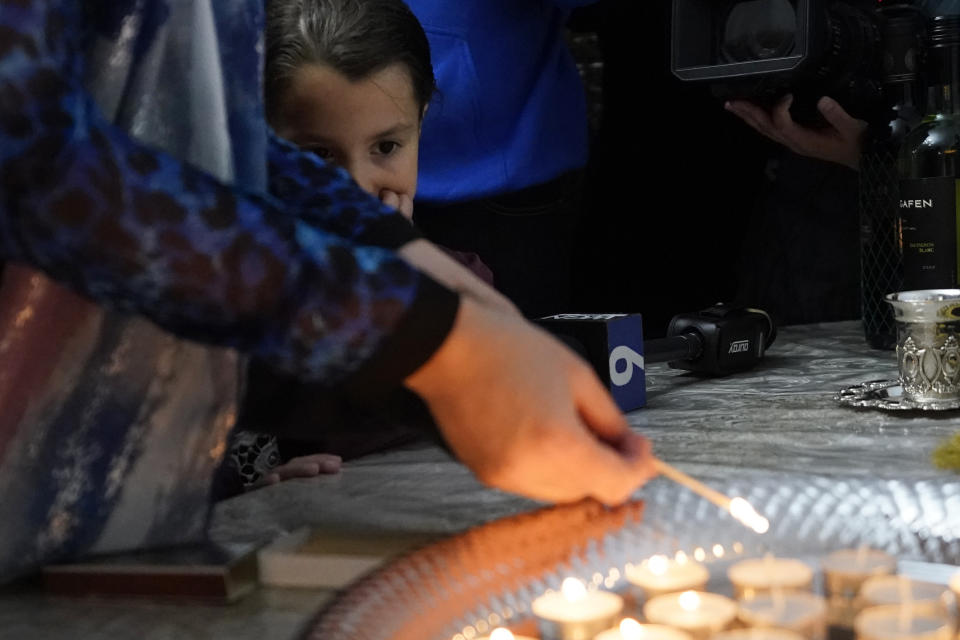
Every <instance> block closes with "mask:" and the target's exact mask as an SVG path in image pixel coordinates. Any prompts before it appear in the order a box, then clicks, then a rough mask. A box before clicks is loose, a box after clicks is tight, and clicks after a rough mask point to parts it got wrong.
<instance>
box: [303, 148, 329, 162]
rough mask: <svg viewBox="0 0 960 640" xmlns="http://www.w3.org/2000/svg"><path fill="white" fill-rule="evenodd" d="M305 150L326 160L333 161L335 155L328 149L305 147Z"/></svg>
mask: <svg viewBox="0 0 960 640" xmlns="http://www.w3.org/2000/svg"><path fill="white" fill-rule="evenodd" d="M304 149H305V150H306V151H309V152H311V153H315V154H317V155H318V156H320V157H321V158H323V159H324V160H332V159H333V154H332V153H330V149H327V148H326V147H304Z"/></svg>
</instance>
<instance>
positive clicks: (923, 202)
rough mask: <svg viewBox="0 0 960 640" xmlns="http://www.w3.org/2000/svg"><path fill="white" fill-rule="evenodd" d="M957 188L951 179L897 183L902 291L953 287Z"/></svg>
mask: <svg viewBox="0 0 960 640" xmlns="http://www.w3.org/2000/svg"><path fill="white" fill-rule="evenodd" d="M958 185H960V181H958V180H957V179H956V178H953V177H948V178H921V179H906V180H901V181H900V242H901V249H902V251H903V287H904V289H906V290H911V289H950V288H953V287H956V286H957V267H958V254H957V248H958V242H957V233H958V230H957V203H958V197H957V190H958Z"/></svg>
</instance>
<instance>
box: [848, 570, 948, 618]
mask: <svg viewBox="0 0 960 640" xmlns="http://www.w3.org/2000/svg"><path fill="white" fill-rule="evenodd" d="M949 594H950V590H949V589H948V588H947V587H945V586H943V585H942V584H934V583H932V582H919V581H917V580H911V579H909V578H907V577H906V576H892V575H891V576H874V577H872V578H868V579H867V580H866V581H865V582H864V583H863V586H861V587H860V596H859V601H860V603H861V607H864V608H865V607H875V606H880V605H890V604H896V605H910V606H912V607H914V608H915V609H917V610H918V611H921V610H930V611H933V612H946V611H948V608H949V600H948V598H949Z"/></svg>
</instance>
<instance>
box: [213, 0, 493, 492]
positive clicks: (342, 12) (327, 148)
mask: <svg viewBox="0 0 960 640" xmlns="http://www.w3.org/2000/svg"><path fill="white" fill-rule="evenodd" d="M266 36H267V48H266V68H265V103H266V109H267V120H268V122H269V123H270V125H271V126H272V127H273V129H274V130H275V132H276V133H277V134H278V135H279V136H280V137H281V138H283V139H285V140H287V141H289V142H291V143H293V144H294V145H296V146H298V147H300V148H301V149H303V150H308V151H312V152H313V153H316V154H317V155H318V156H320V157H321V158H323V159H324V160H325V161H326V162H328V163H331V164H335V165H337V166H339V167H341V168H343V169H344V170H345V171H347V173H349V174H350V176H351V177H352V178H353V179H354V181H355V182H356V183H357V184H358V185H359V186H360V187H361V188H362V189H364V190H365V191H367V192H368V193H370V194H372V195H375V196H377V197H378V198H380V199H381V200H382V201H383V202H384V203H385V204H387V205H389V206H392V207H393V208H395V209H398V210H399V211H400V212H401V213H403V214H404V215H405V216H406V217H407V218H408V219H411V218H412V215H413V198H414V195H415V194H416V190H417V161H418V150H419V141H420V129H421V125H422V123H423V116H424V114H425V113H426V111H427V106H428V103H429V102H430V99H431V97H432V95H433V93H434V90H435V84H434V75H433V68H432V65H431V60H430V46H429V44H428V42H427V37H426V34H425V33H424V30H423V28H422V26H421V25H420V22H419V21H418V20H417V18H416V17H415V16H414V15H413V13H412V12H411V11H410V9H409V8H408V7H407V5H406V4H405V3H404V2H402V1H401V0H272V1H271V2H270V3H269V6H268V10H267V31H266ZM285 188H286V185H285V183H284V181H283V180H282V179H274V180H271V189H272V190H273V191H274V192H275V193H276V194H277V195H279V196H281V197H283V195H284V194H283V192H284V190H285ZM447 252H448V253H449V254H450V255H451V256H452V257H453V258H454V259H456V260H458V261H459V262H461V263H463V264H464V265H466V266H467V267H468V268H470V269H471V270H472V271H473V272H474V273H475V274H476V275H478V276H479V277H480V278H482V279H483V280H485V281H486V282H487V283H492V280H493V277H492V274H491V273H490V271H489V269H488V268H487V267H486V265H484V264H483V263H482V262H481V261H480V259H479V258H478V257H477V256H476V255H475V254H468V253H463V252H456V251H452V250H447ZM248 381H249V385H248V387H249V392H248V401H247V404H246V407H245V411H244V416H243V417H242V418H241V420H242V425H241V426H242V428H243V430H242V431H240V432H239V433H238V434H237V436H236V438H235V442H234V446H233V447H232V458H233V461H234V466H235V467H237V469H239V471H240V474H241V477H242V480H243V482H244V484H246V485H248V486H249V485H251V484H265V483H272V482H277V481H280V480H283V479H286V478H291V477H305V476H312V475H317V474H318V473H335V472H336V471H337V470H338V469H339V466H340V457H339V456H335V455H330V454H313V453H311V452H313V451H317V450H318V449H320V450H328V451H330V450H332V451H336V452H337V453H343V454H345V455H349V456H355V455H361V454H362V453H366V452H368V451H370V450H375V449H380V448H383V447H385V446H389V445H391V444H396V443H399V442H402V441H405V440H407V439H408V438H409V437H410V436H411V435H413V434H416V433H417V432H418V431H419V430H417V429H411V428H409V426H408V425H410V424H411V423H422V422H423V421H425V420H427V416H426V412H425V411H423V408H422V407H419V406H417V405H418V402H417V401H416V400H415V399H414V398H412V397H410V396H409V395H406V394H401V397H397V398H393V399H391V401H390V402H389V403H388V404H387V405H386V407H385V408H383V409H381V410H379V411H372V410H370V409H369V408H367V407H365V408H363V409H360V408H358V407H354V406H349V405H348V404H347V403H346V401H343V400H340V399H336V398H332V397H330V396H329V395H328V394H326V393H325V391H324V390H323V388H321V387H317V386H314V385H302V384H300V383H297V382H296V381H294V380H285V381H283V382H280V383H278V381H277V376H275V375H274V374H272V373H271V372H270V371H269V370H267V369H266V368H264V367H260V366H257V365H254V367H253V368H252V370H251V374H250V377H249V380H248ZM267 420H270V421H271V422H277V421H284V422H287V423H295V422H303V421H311V420H312V421H316V422H318V423H319V422H322V423H323V429H322V436H320V437H322V438H323V439H322V440H316V441H311V442H294V441H290V440H283V441H282V442H281V443H280V446H279V448H278V443H277V441H276V440H275V439H273V438H271V437H269V436H264V435H262V434H259V433H257V431H258V426H262V425H264V423H265V421H267ZM296 453H303V454H305V455H302V456H299V457H292V455H293V454H296ZM307 454H309V455H307ZM281 460H286V462H285V463H284V464H279V462H280V461H281ZM278 465H279V466H278Z"/></svg>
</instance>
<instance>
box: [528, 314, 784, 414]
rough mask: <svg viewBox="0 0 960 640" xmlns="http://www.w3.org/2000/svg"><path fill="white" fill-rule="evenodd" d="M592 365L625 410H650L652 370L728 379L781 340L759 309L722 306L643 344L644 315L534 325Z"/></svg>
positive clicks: (568, 318)
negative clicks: (662, 367) (659, 367)
mask: <svg viewBox="0 0 960 640" xmlns="http://www.w3.org/2000/svg"><path fill="white" fill-rule="evenodd" d="M534 323H535V324H537V325H539V326H540V327H542V328H544V329H546V330H547V331H549V332H550V333H551V334H553V335H554V337H556V338H558V339H559V340H561V341H563V342H564V343H566V344H567V346H569V347H570V348H572V349H573V350H574V351H576V352H577V353H579V354H580V356H581V357H583V359H584V360H586V361H587V362H589V363H590V365H591V366H592V367H593V370H594V371H595V372H596V374H597V376H598V377H599V378H600V380H601V381H602V382H603V383H604V384H605V385H606V386H607V388H608V389H609V390H610V394H611V395H612V396H613V399H614V400H615V401H616V403H617V406H619V407H620V409H621V410H622V411H632V410H633V409H639V408H640V407H643V406H645V405H646V402H647V378H646V365H647V364H649V363H654V362H667V363H669V366H670V368H672V369H683V370H685V371H693V372H696V373H701V374H705V375H712V376H722V375H726V374H729V373H733V372H736V371H743V370H745V369H749V368H751V367H753V366H755V365H756V364H757V363H758V362H760V360H761V359H762V358H763V355H764V353H765V351H766V349H767V347H769V346H770V345H771V344H772V343H773V340H774V338H775V337H776V326H775V325H774V323H773V321H772V320H771V319H770V316H769V315H768V314H767V313H766V312H765V311H761V310H759V309H750V308H747V307H735V306H731V305H728V304H725V303H718V304H715V305H714V306H712V307H709V308H707V309H703V310H702V311H698V312H695V313H683V314H680V315H676V316H674V317H673V319H672V320H671V321H670V326H669V328H668V330H667V336H666V337H665V338H655V339H651V340H644V339H643V320H642V317H641V315H640V314H639V313H633V314H626V313H562V314H558V315H553V316H547V317H545V318H539V319H537V320H534Z"/></svg>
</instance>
